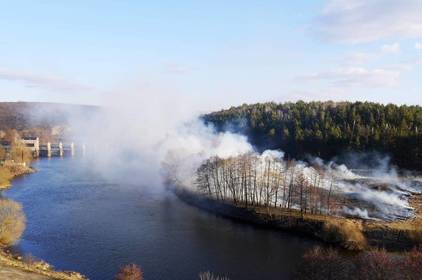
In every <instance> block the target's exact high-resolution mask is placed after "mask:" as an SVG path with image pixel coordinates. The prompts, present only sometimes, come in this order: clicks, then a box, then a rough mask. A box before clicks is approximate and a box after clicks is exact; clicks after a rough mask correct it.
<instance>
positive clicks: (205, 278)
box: [199, 271, 230, 280]
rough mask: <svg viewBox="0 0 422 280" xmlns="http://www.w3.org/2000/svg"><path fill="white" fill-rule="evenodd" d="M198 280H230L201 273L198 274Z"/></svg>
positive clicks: (209, 273) (208, 273)
mask: <svg viewBox="0 0 422 280" xmlns="http://www.w3.org/2000/svg"><path fill="white" fill-rule="evenodd" d="M199 280H230V279H229V278H227V277H225V276H216V275H214V274H212V273H211V272H209V271H207V272H201V273H199Z"/></svg>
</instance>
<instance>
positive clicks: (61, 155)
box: [59, 142, 63, 157]
mask: <svg viewBox="0 0 422 280" xmlns="http://www.w3.org/2000/svg"><path fill="white" fill-rule="evenodd" d="M59 156H60V157H63V143H62V142H59Z"/></svg>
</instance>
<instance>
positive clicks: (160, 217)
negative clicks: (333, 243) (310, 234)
mask: <svg viewBox="0 0 422 280" xmlns="http://www.w3.org/2000/svg"><path fill="white" fill-rule="evenodd" d="M34 167H35V168H36V169H37V170H38V172H37V173H35V174H31V175H28V176H24V177H21V178H18V179H16V180H15V181H14V182H13V187H12V188H11V189H9V190H7V191H5V192H4V196H6V197H7V198H10V199H13V200H16V201H18V202H20V203H22V205H23V208H24V211H25V213H26V216H27V220H28V221H27V228H26V230H25V233H24V235H23V237H22V240H21V241H20V243H19V244H18V245H17V249H18V250H19V251H20V252H21V253H22V254H31V255H33V256H36V257H38V258H41V259H43V260H45V261H47V262H49V263H51V264H52V265H53V266H54V267H56V268H58V269H61V270H75V271H79V272H81V273H83V274H85V275H87V276H88V277H89V278H90V279H93V280H97V279H99V280H103V279H104V280H107V279H113V277H114V275H115V274H116V272H117V271H118V269H119V267H120V266H122V265H124V264H127V263H137V264H140V265H141V266H142V269H143V271H144V277H145V279H147V280H154V279H165V280H174V279H176V280H177V279H180V280H190V279H199V278H198V273H199V272H201V271H212V272H215V273H218V274H222V275H227V276H229V277H230V278H231V279H232V280H237V279H239V280H240V279H241V280H249V279H251V280H252V279H254V280H255V279H289V278H291V276H292V273H293V271H294V269H295V266H296V265H297V263H298V261H299V260H300V257H301V255H302V254H303V252H304V251H305V250H306V249H308V248H310V247H312V246H313V245H315V244H316V243H315V242H313V241H311V240H308V239H304V238H300V237H295V236H293V235H291V234H287V233H282V232H278V231H272V230H268V229H260V228H256V227H254V226H249V225H245V224H240V223H236V222H233V221H230V220H228V219H224V218H220V217H216V216H215V215H212V214H210V213H206V212H203V211H201V210H198V209H196V208H194V207H192V206H189V205H186V204H185V203H183V202H182V201H180V200H179V199H178V198H177V197H175V196H174V195H173V194H172V193H170V192H166V191H163V190H162V189H161V188H154V186H148V187H142V182H139V184H126V183H119V182H118V181H117V180H116V181H114V180H110V179H104V178H103V177H102V176H100V175H99V174H95V173H94V172H92V171H90V168H88V166H87V165H85V164H84V162H83V160H81V159H75V158H65V159H59V158H56V159H51V160H47V159H43V160H39V161H37V162H36V163H35V164H34Z"/></svg>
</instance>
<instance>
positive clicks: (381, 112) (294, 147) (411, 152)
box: [203, 101, 422, 170]
mask: <svg viewBox="0 0 422 280" xmlns="http://www.w3.org/2000/svg"><path fill="white" fill-rule="evenodd" d="M203 119H204V121H205V122H206V123H211V124H213V125H215V126H216V128H217V129H218V130H220V131H222V130H232V131H236V132H241V133H244V134H246V135H247V136H248V137H249V139H250V141H251V142H252V143H253V144H254V145H255V146H257V147H258V148H260V149H262V150H265V149H282V150H283V151H285V152H286V153H287V155H289V156H291V157H293V158H303V157H305V156H306V155H307V154H311V155H313V156H319V157H322V158H324V159H331V158H333V157H334V156H338V155H340V154H342V153H345V152H349V151H353V152H360V151H362V152H369V151H371V152H372V151H377V152H382V153H387V154H389V155H390V156H391V157H392V163H394V164H397V165H399V166H400V167H403V168H410V169H419V170H421V169H422V107H420V106H405V105H403V106H397V105H393V104H388V105H382V104H377V103H369V102H364V103H362V102H355V103H350V102H340V103H336V102H310V103H305V102H303V101H299V102H296V103H283V104H277V103H263V104H253V105H246V104H244V105H242V106H240V107H232V108H230V109H228V110H222V111H219V112H215V113H211V114H207V115H204V116H203Z"/></svg>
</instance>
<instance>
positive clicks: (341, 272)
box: [296, 246, 349, 280]
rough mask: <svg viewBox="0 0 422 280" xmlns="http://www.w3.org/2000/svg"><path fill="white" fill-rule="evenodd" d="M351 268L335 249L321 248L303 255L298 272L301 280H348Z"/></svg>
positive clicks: (317, 247) (315, 248)
mask: <svg viewBox="0 0 422 280" xmlns="http://www.w3.org/2000/svg"><path fill="white" fill-rule="evenodd" d="M348 271H349V266H347V263H346V262H345V261H344V259H343V258H342V257H341V256H340V255H339V254H338V252H337V251H336V250H335V249H332V248H329V249H323V248H321V247H319V246H316V247H314V248H313V249H311V250H309V251H307V252H306V253H305V254H304V255H303V260H302V263H301V264H300V266H299V269H298V272H297V275H296V276H297V278H298V279H301V280H330V279H333V280H334V279H347V275H348Z"/></svg>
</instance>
